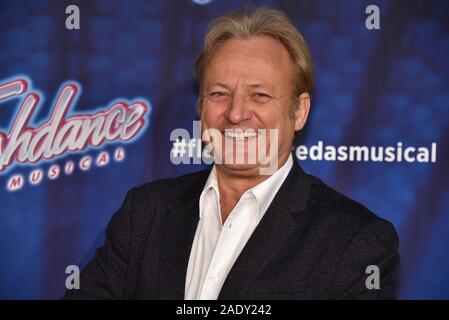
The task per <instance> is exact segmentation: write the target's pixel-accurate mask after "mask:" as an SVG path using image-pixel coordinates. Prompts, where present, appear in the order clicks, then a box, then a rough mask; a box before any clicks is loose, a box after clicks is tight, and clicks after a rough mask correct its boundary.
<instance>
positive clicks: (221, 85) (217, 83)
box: [207, 82, 229, 89]
mask: <svg viewBox="0 0 449 320" xmlns="http://www.w3.org/2000/svg"><path fill="white" fill-rule="evenodd" d="M213 86H219V87H223V88H226V89H229V87H228V86H227V85H226V84H224V83H221V82H213V83H210V84H208V85H207V87H208V88H210V87H213Z"/></svg>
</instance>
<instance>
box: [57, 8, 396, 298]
mask: <svg viewBox="0 0 449 320" xmlns="http://www.w3.org/2000/svg"><path fill="white" fill-rule="evenodd" d="M196 69H197V70H196V71H197V74H198V77H199V80H200V92H199V99H198V103H197V109H198V112H199V115H200V118H201V123H202V129H203V131H204V133H205V135H204V136H205V137H206V139H205V140H206V141H205V143H207V144H210V146H211V150H212V152H213V155H214V159H215V165H214V166H213V168H212V169H211V170H209V171H203V172H198V173H194V174H190V175H186V176H182V177H178V178H175V179H166V180H160V181H156V182H153V183H149V184H145V185H143V186H140V187H138V188H134V189H132V190H131V191H130V192H129V193H128V195H127V197H126V199H125V202H124V204H123V205H122V207H121V208H120V209H119V211H118V212H117V213H116V214H115V215H114V216H113V218H112V220H111V222H110V224H109V226H108V230H107V238H106V241H105V244H104V245H103V246H102V247H101V248H100V249H98V251H97V253H96V256H95V258H94V259H93V260H92V261H91V262H90V263H89V264H88V266H87V267H86V268H85V269H84V271H83V272H82V275H81V283H80V289H79V290H72V291H68V292H67V294H66V297H67V298H149V299H360V298H362V299H377V298H379V299H391V298H395V293H394V289H393V285H392V282H393V281H392V272H393V270H394V269H395V267H396V265H397V263H398V239H397V235H396V232H395V230H394V228H393V226H392V225H391V224H390V223H389V222H387V221H385V220H382V219H380V218H379V217H377V216H376V215H375V214H373V213H372V212H370V211H369V210H368V209H367V208H365V207H364V206H362V205H361V204H359V203H357V202H355V201H353V200H351V199H349V198H347V197H345V196H344V195H342V194H340V193H338V192H337V191H335V190H333V189H331V188H330V187H328V186H326V185H325V184H324V183H323V182H322V181H320V180H319V179H318V178H316V177H313V176H311V175H308V174H306V173H305V172H304V171H303V170H302V169H301V167H300V166H299V165H298V164H297V163H296V162H295V161H294V160H293V157H292V155H291V149H292V144H293V141H294V140H295V138H297V134H298V132H299V131H300V130H302V129H303V127H304V125H305V123H306V120H307V116H308V113H309V110H310V104H311V91H312V87H313V71H312V59H311V55H310V52H309V49H308V46H307V44H306V42H305V41H304V39H303V37H302V36H301V34H300V33H299V32H298V30H297V29H296V28H295V27H294V26H293V25H292V24H291V23H290V21H289V20H288V19H287V17H286V16H285V15H284V14H283V13H281V12H279V11H277V10H273V9H267V8H258V9H254V10H240V11H237V12H233V13H231V14H228V15H224V16H221V17H218V18H217V19H215V20H214V21H213V22H212V23H211V25H210V27H209V29H208V33H207V35H206V39H205V43H204V47H203V50H202V52H201V54H200V56H199V58H198V60H197V64H196ZM208 133H210V134H208ZM273 162H274V163H275V164H276V166H275V168H274V170H270V171H266V170H265V171H264V169H267V167H269V166H271V165H272V163H273ZM271 168H273V167H272V166H271Z"/></svg>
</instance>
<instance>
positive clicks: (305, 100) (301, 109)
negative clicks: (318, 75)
mask: <svg viewBox="0 0 449 320" xmlns="http://www.w3.org/2000/svg"><path fill="white" fill-rule="evenodd" d="M309 111H310V94H308V93H307V92H303V93H301V94H300V95H299V97H298V99H297V101H296V108H295V131H299V130H302V128H304V126H305V124H306V121H307V117H308V115H309Z"/></svg>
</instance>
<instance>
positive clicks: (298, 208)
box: [65, 164, 399, 299]
mask: <svg viewBox="0 0 449 320" xmlns="http://www.w3.org/2000/svg"><path fill="white" fill-rule="evenodd" d="M209 172H210V171H202V172H198V173H193V174H189V175H185V176H181V177H178V178H174V179H165V180H159V181H155V182H152V183H148V184H144V185H142V186H140V187H137V188H133V189H131V190H130V191H129V192H128V194H127V196H126V199H125V201H124V203H123V205H122V206H121V208H120V209H119V210H118V211H117V212H116V213H115V214H114V216H113V217H112V219H111V221H110V223H109V225H108V227H107V232H106V240H105V243H104V245H103V246H102V247H101V248H99V249H98V250H97V252H96V255H95V257H94V258H93V259H92V261H90V263H89V264H88V265H87V266H86V267H85V269H84V270H83V272H82V273H81V280H80V289H79V290H69V291H67V292H66V295H65V298H73V299H87V298H107V299H109V298H120V299H127V298H135V299H184V290H185V280H186V273H187V264H188V261H189V256H190V248H191V245H192V242H193V238H194V235H195V230H196V226H197V223H198V219H199V217H198V210H199V207H198V203H199V197H200V194H201V192H202V190H203V187H204V184H205V183H206V179H207V177H208V175H209ZM398 260H399V257H398V237H397V235H396V232H395V230H394V228H393V226H392V225H391V224H390V223H389V222H387V221H385V220H383V219H380V218H379V217H377V216H376V215H374V214H373V213H372V212H370V211H369V210H368V209H367V208H365V207H364V206H362V205H361V204H359V203H357V202H355V201H353V200H351V199H349V198H347V197H345V196H344V195H342V194H340V193H338V192H337V191H335V190H333V189H331V188H330V187H328V186H326V185H325V184H324V183H323V182H322V181H321V180H319V179H318V178H316V177H314V176H311V175H308V174H306V173H304V171H303V170H302V169H301V168H300V166H299V165H297V164H294V165H293V168H292V169H291V171H290V173H289V175H288V176H287V178H286V180H285V181H284V183H283V185H282V187H281V189H280V190H279V192H278V193H277V195H276V196H275V198H274V199H273V201H272V203H271V205H270V207H269V208H268V210H267V212H266V213H265V215H264V217H263V219H262V220H261V221H260V223H259V225H258V226H257V228H256V229H255V230H254V233H253V234H252V236H251V237H250V239H249V240H248V242H247V244H246V246H245V247H244V248H243V250H242V252H241V254H240V256H239V257H238V259H237V260H236V262H235V264H234V266H233V267H232V269H231V271H230V272H229V274H228V277H227V278H226V281H225V282H224V284H223V287H222V290H221V292H220V296H219V299H354V298H365V299H392V298H395V294H394V290H393V286H392V272H393V270H394V269H395V267H396V265H397V263H398ZM369 265H377V266H378V267H379V269H380V289H371V290H368V289H367V287H366V285H365V280H366V278H367V277H368V276H369V274H367V273H365V271H366V268H367V266H369Z"/></svg>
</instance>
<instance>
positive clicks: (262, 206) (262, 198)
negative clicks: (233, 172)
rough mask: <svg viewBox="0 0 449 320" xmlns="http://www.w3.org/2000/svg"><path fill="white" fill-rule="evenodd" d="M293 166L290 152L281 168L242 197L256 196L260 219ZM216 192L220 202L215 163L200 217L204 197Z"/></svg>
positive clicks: (205, 190) (207, 184) (205, 188)
mask: <svg viewBox="0 0 449 320" xmlns="http://www.w3.org/2000/svg"><path fill="white" fill-rule="evenodd" d="M292 166H293V157H292V155H291V154H290V156H289V157H288V159H287V161H286V162H285V163H284V165H283V166H282V167H281V168H279V169H278V170H277V171H276V172H275V173H274V174H272V175H271V176H270V177H269V178H268V179H265V180H264V181H262V182H261V183H259V184H258V185H256V186H254V187H252V188H251V189H249V190H247V191H246V192H245V193H244V194H243V195H242V198H243V197H244V196H245V195H246V194H248V193H249V194H251V195H253V196H254V198H255V199H256V201H257V204H258V207H259V221H260V219H262V217H263V215H264V214H265V212H266V211H267V209H268V207H269V206H270V204H271V201H273V198H274V197H275V195H276V193H277V192H278V191H279V189H280V187H281V185H282V183H283V182H284V180H285V179H286V178H287V176H288V174H289V172H290V170H291V168H292ZM211 192H212V193H215V196H216V199H217V201H218V204H219V203H220V192H219V189H218V180H217V172H216V167H215V165H214V166H213V168H212V170H211V172H210V174H209V177H208V178H207V181H206V184H205V185H204V188H203V192H202V193H201V196H200V204H199V205H200V208H199V209H200V210H199V211H200V212H199V217H200V219H201V216H202V212H203V210H202V207H203V202H204V197H206V196H207V195H209V194H210V193H211Z"/></svg>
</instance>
